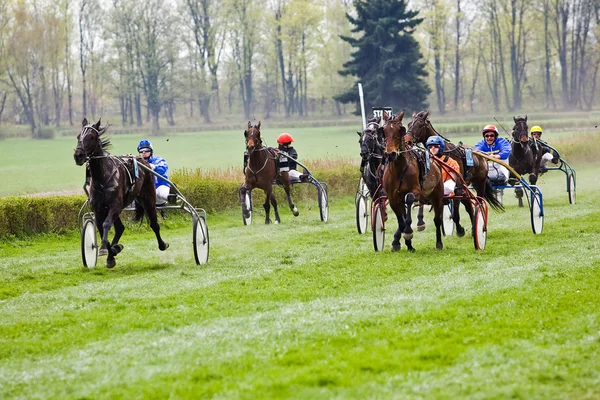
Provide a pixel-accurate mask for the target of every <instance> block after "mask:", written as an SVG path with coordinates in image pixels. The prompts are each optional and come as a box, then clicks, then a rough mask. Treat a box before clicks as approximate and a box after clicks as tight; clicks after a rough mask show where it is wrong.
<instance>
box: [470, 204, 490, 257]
mask: <svg viewBox="0 0 600 400" xmlns="http://www.w3.org/2000/svg"><path fill="white" fill-rule="evenodd" d="M485 217H486V216H485V214H484V208H483V207H481V206H476V207H475V215H474V218H473V219H474V221H473V224H474V227H473V228H474V229H473V232H474V233H475V234H474V235H473V243H474V244H475V250H483V249H485V244H486V242H487V224H486V218H485Z"/></svg>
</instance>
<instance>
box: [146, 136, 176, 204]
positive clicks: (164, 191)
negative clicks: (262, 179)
mask: <svg viewBox="0 0 600 400" xmlns="http://www.w3.org/2000/svg"><path fill="white" fill-rule="evenodd" d="M137 151H138V153H139V155H140V156H141V157H142V158H143V159H144V160H146V161H148V164H150V168H152V169H153V170H154V172H156V173H157V174H159V175H161V176H163V177H165V179H169V176H168V175H167V171H168V170H169V166H168V165H167V161H166V160H165V159H164V158H162V157H160V156H155V155H154V148H153V147H152V143H150V141H148V140H145V139H144V140H142V141H141V142H140V144H138V147H137ZM154 186H155V187H156V204H157V205H164V204H165V203H167V201H169V203H175V201H176V200H177V195H175V194H171V195H169V191H170V188H171V187H170V186H169V184H168V183H167V182H165V181H164V180H163V179H160V178H158V177H157V176H154Z"/></svg>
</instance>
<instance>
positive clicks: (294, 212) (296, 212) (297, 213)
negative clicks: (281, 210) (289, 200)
mask: <svg viewBox="0 0 600 400" xmlns="http://www.w3.org/2000/svg"><path fill="white" fill-rule="evenodd" d="M292 214H294V217H297V216H298V215H300V212H299V211H298V209H297V208H296V207H294V209H293V210H292Z"/></svg>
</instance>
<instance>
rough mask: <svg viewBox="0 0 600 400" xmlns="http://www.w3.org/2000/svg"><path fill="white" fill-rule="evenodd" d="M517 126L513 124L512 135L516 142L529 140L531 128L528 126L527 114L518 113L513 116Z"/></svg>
mask: <svg viewBox="0 0 600 400" xmlns="http://www.w3.org/2000/svg"><path fill="white" fill-rule="evenodd" d="M513 120H514V121H515V126H513V131H512V137H513V140H514V141H515V142H521V143H527V142H529V128H528V127H527V115H525V116H521V115H517V116H516V117H513Z"/></svg>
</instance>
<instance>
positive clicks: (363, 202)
mask: <svg viewBox="0 0 600 400" xmlns="http://www.w3.org/2000/svg"><path fill="white" fill-rule="evenodd" d="M368 223H369V213H368V212H367V198H366V197H365V196H362V195H361V196H359V197H358V198H357V200H356V229H358V233H360V234H361V235H362V234H363V233H365V232H366V231H367V225H368Z"/></svg>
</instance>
